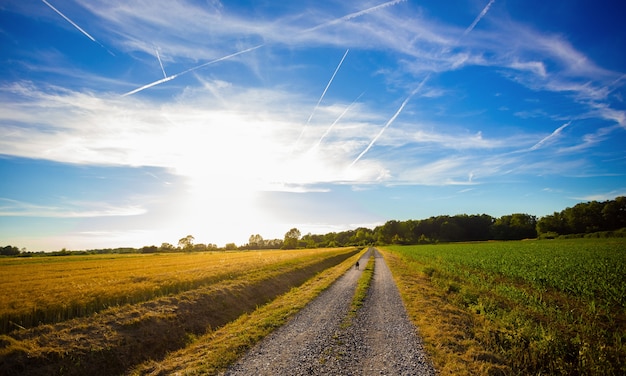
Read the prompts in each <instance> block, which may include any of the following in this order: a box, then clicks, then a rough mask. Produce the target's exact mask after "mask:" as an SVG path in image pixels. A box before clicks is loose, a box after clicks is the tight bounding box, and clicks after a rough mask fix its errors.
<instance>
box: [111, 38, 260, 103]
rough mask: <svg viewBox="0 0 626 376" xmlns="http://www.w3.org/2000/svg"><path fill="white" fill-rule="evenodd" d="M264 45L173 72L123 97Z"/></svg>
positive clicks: (123, 95)
mask: <svg viewBox="0 0 626 376" xmlns="http://www.w3.org/2000/svg"><path fill="white" fill-rule="evenodd" d="M264 45H265V43H263V44H259V45H258V46H254V47H250V48H247V49H245V50H241V51H239V52H235V53H232V54H230V55H226V56H224V57H220V58H219V59H215V60H211V61H209V62H206V63H204V64H200V65H196V66H195V67H193V68H189V69H187V70H184V71H182V72H180V73H176V74H173V75H171V76H169V77H165V78H162V79H160V80H157V81H154V82H152V83H149V84H147V85H144V86H142V87H139V88H137V89H135V90H131V91H129V92H128V93H125V94H122V97H126V96H129V95H133V94H136V93H138V92H140V91H142V90H145V89H148V88H151V87H153V86H156V85H158V84H162V83H164V82H167V81H171V80H173V79H175V78H178V77H180V76H182V75H184V74H187V73H189V72H193V71H195V70H197V69H200V68H203V67H206V66H207V65H211V64H215V63H218V62H220V61H224V60H227V59H230V58H231V57H235V56H237V55H241V54H244V53H246V52H250V51H253V50H256V49H257V48H261V47H263V46H264Z"/></svg>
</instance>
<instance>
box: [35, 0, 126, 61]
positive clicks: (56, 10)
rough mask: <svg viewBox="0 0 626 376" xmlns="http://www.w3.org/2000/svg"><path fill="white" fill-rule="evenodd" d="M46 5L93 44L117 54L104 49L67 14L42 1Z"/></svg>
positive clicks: (44, 0)
mask: <svg viewBox="0 0 626 376" xmlns="http://www.w3.org/2000/svg"><path fill="white" fill-rule="evenodd" d="M41 1H42V2H43V3H44V4H46V5H47V6H49V7H50V9H52V10H53V11H55V12H57V14H58V15H59V16H61V17H63V18H64V19H65V21H67V22H69V23H70V24H72V26H74V27H75V28H76V29H78V31H80V32H81V33H83V34H84V35H85V36H86V37H87V38H89V39H91V41H92V42H95V43H97V44H98V45H99V46H100V47H102V48H104V49H105V50H106V51H107V52H108V53H110V54H111V55H113V56H115V54H114V53H113V52H111V51H109V49H107V48H106V47H104V45H102V43H100V42H98V41H97V40H96V38H94V37H92V36H91V35H89V33H88V32H86V31H85V30H83V29H82V28H81V27H80V26H78V25H77V24H76V23H75V22H74V21H72V20H70V19H69V18H68V17H67V16H65V14H63V13H61V11H59V10H58V9H57V8H55V7H54V6H52V4H50V3H49V2H47V1H46V0H41Z"/></svg>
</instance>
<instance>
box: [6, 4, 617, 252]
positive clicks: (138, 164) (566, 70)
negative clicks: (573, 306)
mask: <svg viewBox="0 0 626 376" xmlns="http://www.w3.org/2000/svg"><path fill="white" fill-rule="evenodd" d="M623 14H624V5H623V4H621V2H619V1H599V2H598V1H582V0H581V1H575V0H561V1H558V0H555V1H534V0H529V1H511V0H508V1H506V0H495V1H488V0H467V1H454V2H450V1H415V0H407V1H390V2H384V1H355V2H346V1H307V0H304V1H222V2H220V1H216V0H205V1H190V0H181V1H176V2H173V1H166V0H161V1H160V0H150V1H147V0H146V1H119V2H118V1H101V0H93V1H84V2H78V1H71V0H47V1H38V0H32V1H23V0H8V1H7V0H5V1H3V2H2V3H0V59H1V63H2V67H3V68H2V70H0V132H1V133H0V134H1V135H2V137H0V172H1V174H2V175H1V176H2V179H1V183H0V243H1V244H11V245H15V246H18V247H20V248H21V247H26V248H27V249H28V250H33V251H34V250H58V249H61V248H63V247H65V248H68V249H91V248H109V247H120V246H133V247H141V246H144V245H153V244H154V245H160V244H161V243H163V242H168V243H172V244H177V242H178V239H180V238H182V237H184V236H186V235H188V234H192V235H193V236H195V238H196V242H201V243H215V244H218V245H220V246H221V245H224V244H225V243H228V242H235V243H237V244H245V243H246V242H247V240H248V238H249V236H250V235H251V234H257V233H258V234H261V235H262V236H263V237H264V238H268V239H269V238H282V237H283V236H284V234H285V232H287V231H288V230H289V229H290V228H292V227H297V228H299V229H300V231H301V232H302V233H303V234H306V233H308V232H311V233H318V234H320V233H327V232H331V231H342V230H347V229H353V228H356V227H359V226H365V227H370V228H373V227H374V226H376V225H379V224H383V223H384V222H385V221H387V220H390V219H398V220H406V219H422V218H428V217H430V216H433V215H443V214H449V215H454V214H462V213H466V214H482V213H486V214H490V215H492V216H495V217H498V216H501V215H505V214H512V213H519V212H521V213H528V214H532V215H536V216H538V217H541V216H542V215H546V214H552V213H553V212H554V211H560V210H562V209H564V208H565V207H568V206H573V205H575V204H576V203H578V202H581V201H588V200H607V199H613V198H615V197H617V196H620V195H626V176H625V173H626V152H625V149H624V145H626V142H625V141H626V104H625V103H624V100H625V99H626V90H625V89H626V87H625V85H626V75H625V74H626V48H624V47H625V46H626V28H624V26H623V19H622V16H623Z"/></svg>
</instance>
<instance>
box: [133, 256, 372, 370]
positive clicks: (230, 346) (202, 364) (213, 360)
mask: <svg viewBox="0 0 626 376" xmlns="http://www.w3.org/2000/svg"><path fill="white" fill-rule="evenodd" d="M364 252H365V250H364V251H363V252H361V253H359V254H358V255H355V256H352V257H350V258H349V259H347V260H345V261H344V262H342V263H341V264H339V265H337V266H335V267H332V268H330V269H328V270H325V271H324V272H323V273H319V274H317V275H316V276H315V277H314V278H312V279H311V280H309V281H307V282H306V283H305V284H303V285H302V286H300V287H296V288H293V289H291V290H290V291H289V292H287V293H286V294H283V295H281V296H280V297H278V298H277V299H275V300H274V301H272V302H271V303H269V304H267V305H264V306H261V307H259V308H258V309H257V310H255V311H254V312H252V313H250V314H245V315H243V316H241V317H240V318H238V319H237V320H235V321H233V322H231V323H229V324H227V325H225V326H223V327H221V328H219V329H217V330H215V331H213V332H210V333H207V334H206V335H204V336H202V337H199V338H198V339H197V340H196V341H194V342H193V343H192V344H191V345H189V346H187V347H185V348H184V349H181V350H179V351H177V352H174V353H172V354H170V355H169V356H168V357H167V358H166V359H165V360H163V361H161V362H154V361H152V362H147V363H145V364H143V365H141V366H139V367H136V368H135V370H134V371H133V372H132V374H133V375H145V374H149V375H172V374H177V375H215V374H218V373H219V372H221V371H224V370H225V369H226V368H227V367H228V366H229V365H230V364H232V363H233V362H235V361H236V360H237V359H238V358H240V357H241V356H242V355H243V354H244V353H245V352H246V351H247V350H248V349H250V348H251V347H252V346H254V344H256V343H257V342H258V341H260V340H261V339H263V338H264V337H265V336H267V335H268V334H270V333H271V332H272V331H273V330H274V329H276V328H278V327H280V326H281V325H283V324H284V323H285V322H287V321H288V320H289V319H290V318H291V317H292V316H293V315H294V314H296V313H297V312H298V311H300V310H301V309H302V308H304V307H305V306H306V305H307V304H308V303H309V302H310V301H311V300H313V299H314V298H315V297H317V296H318V295H319V294H320V293H321V292H322V291H324V290H325V289H327V288H328V287H329V286H330V285H331V284H332V283H333V282H334V281H335V280H336V279H337V278H339V277H340V276H341V275H343V274H344V273H345V272H346V270H348V269H349V268H351V267H352V265H354V263H355V261H356V260H358V259H359V258H360V257H361V256H362V254H363V253H364Z"/></svg>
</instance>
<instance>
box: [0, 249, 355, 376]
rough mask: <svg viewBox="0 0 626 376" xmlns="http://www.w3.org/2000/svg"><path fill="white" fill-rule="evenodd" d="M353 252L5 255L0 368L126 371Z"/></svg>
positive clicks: (1, 262) (1, 265)
mask: <svg viewBox="0 0 626 376" xmlns="http://www.w3.org/2000/svg"><path fill="white" fill-rule="evenodd" d="M357 252H358V250H357V249H355V248H342V249H316V250H297V251H251V252H232V253H222V252H220V253H189V254H162V255H107V256H84V257H83V256H68V257H45V258H32V259H16V258H12V259H2V260H0V268H1V269H0V270H2V280H1V281H0V287H1V289H0V291H1V294H2V295H1V296H0V307H1V308H0V309H2V312H1V317H2V322H3V328H4V330H5V334H4V335H2V336H0V373H2V374H21V373H24V372H25V371H26V373H29V374H57V373H63V374H85V373H91V374H120V373H124V372H125V371H127V370H128V368H129V367H132V366H134V365H137V364H139V363H141V362H143V361H147V360H155V359H159V358H160V357H162V356H164V355H165V354H166V353H167V352H170V351H174V350H177V349H180V348H183V347H185V346H187V345H188V344H190V343H192V342H193V341H194V338H196V337H197V336H200V335H204V334H205V333H206V332H207V330H209V331H210V330H211V328H215V327H218V326H221V325H224V324H226V323H227V322H229V321H232V320H234V319H236V318H237V317H238V316H240V315H242V314H243V313H246V312H251V311H253V310H254V309H255V308H256V307H257V306H259V305H262V304H265V303H267V302H269V301H271V300H272V299H274V298H275V297H276V296H277V295H279V294H283V293H285V292H287V291H289V290H290V289H292V288H293V287H296V286H299V285H300V284H302V283H304V282H305V281H306V280H308V279H310V278H311V277H313V276H314V275H315V274H316V273H318V272H320V271H323V270H326V269H328V268H330V267H333V266H335V265H337V264H340V263H341V262H342V261H344V260H346V259H349V258H350V257H351V256H354V255H355V254H356V253H357ZM349 262H350V263H351V262H352V261H349ZM45 324H48V325H45Z"/></svg>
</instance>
